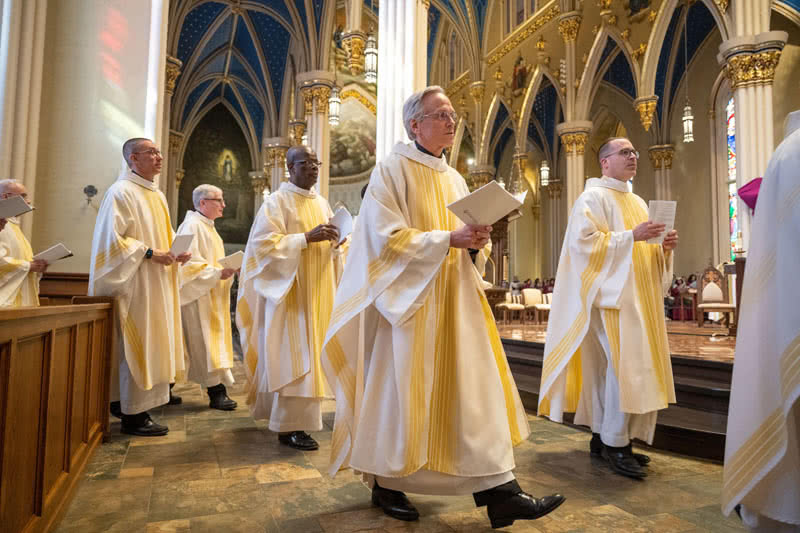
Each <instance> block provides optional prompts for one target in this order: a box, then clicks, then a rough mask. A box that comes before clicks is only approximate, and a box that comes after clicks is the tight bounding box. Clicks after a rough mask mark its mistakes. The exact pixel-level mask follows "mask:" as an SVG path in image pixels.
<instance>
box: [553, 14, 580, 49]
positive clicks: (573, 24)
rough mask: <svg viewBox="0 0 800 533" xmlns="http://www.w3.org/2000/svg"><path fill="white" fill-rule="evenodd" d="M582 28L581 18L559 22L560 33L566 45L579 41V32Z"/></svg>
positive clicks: (575, 17)
mask: <svg viewBox="0 0 800 533" xmlns="http://www.w3.org/2000/svg"><path fill="white" fill-rule="evenodd" d="M580 27H581V18H580V17H578V16H574V17H569V18H565V19H562V20H560V21H558V33H560V34H561V38H562V39H564V42H565V43H571V42H575V41H576V40H577V39H578V30H579V29H580Z"/></svg>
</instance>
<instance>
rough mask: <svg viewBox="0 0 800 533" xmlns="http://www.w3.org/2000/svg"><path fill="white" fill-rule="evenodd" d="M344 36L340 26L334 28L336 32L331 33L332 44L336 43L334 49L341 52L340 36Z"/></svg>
mask: <svg viewBox="0 0 800 533" xmlns="http://www.w3.org/2000/svg"><path fill="white" fill-rule="evenodd" d="M343 34H344V28H343V27H342V25H341V24H339V25H338V26H336V31H335V32H333V42H334V43H336V48H339V49H340V50H341V48H342V35H343Z"/></svg>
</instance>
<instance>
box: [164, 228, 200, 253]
mask: <svg viewBox="0 0 800 533" xmlns="http://www.w3.org/2000/svg"><path fill="white" fill-rule="evenodd" d="M193 240H194V234H193V233H192V234H189V235H175V240H174V241H172V248H170V249H169V251H170V252H171V253H172V255H174V256H175V257H178V256H179V255H181V254H183V253H186V252H188V251H189V247H190V246H191V245H192V241H193Z"/></svg>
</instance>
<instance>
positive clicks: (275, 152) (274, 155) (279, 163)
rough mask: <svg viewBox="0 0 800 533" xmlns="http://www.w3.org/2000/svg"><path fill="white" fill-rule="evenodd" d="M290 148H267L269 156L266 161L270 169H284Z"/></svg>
mask: <svg viewBox="0 0 800 533" xmlns="http://www.w3.org/2000/svg"><path fill="white" fill-rule="evenodd" d="M287 151H288V148H287V147H286V146H273V147H270V148H267V156H266V161H267V162H268V165H267V166H268V167H279V168H281V169H283V167H285V166H286V152H287Z"/></svg>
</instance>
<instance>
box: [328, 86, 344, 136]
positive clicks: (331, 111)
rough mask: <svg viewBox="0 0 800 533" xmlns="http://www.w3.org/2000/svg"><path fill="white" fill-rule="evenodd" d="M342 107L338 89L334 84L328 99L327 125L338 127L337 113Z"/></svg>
mask: <svg viewBox="0 0 800 533" xmlns="http://www.w3.org/2000/svg"><path fill="white" fill-rule="evenodd" d="M341 106H342V99H341V98H340V97H339V87H338V86H337V85H336V84H334V85H333V87H332V88H331V95H330V96H329V97H328V123H329V124H330V125H331V126H338V125H339V111H340V109H341Z"/></svg>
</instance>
